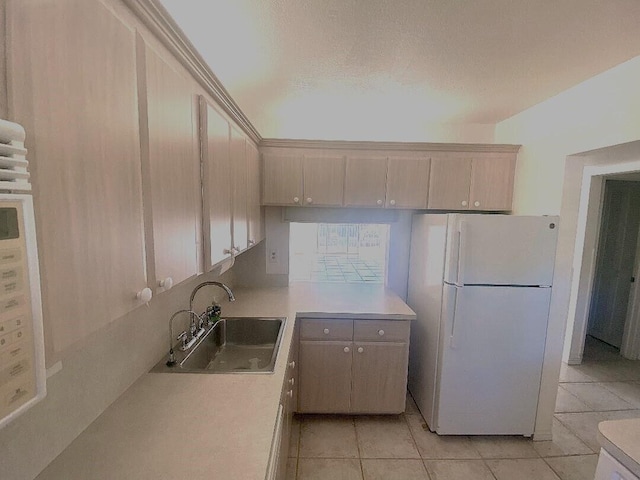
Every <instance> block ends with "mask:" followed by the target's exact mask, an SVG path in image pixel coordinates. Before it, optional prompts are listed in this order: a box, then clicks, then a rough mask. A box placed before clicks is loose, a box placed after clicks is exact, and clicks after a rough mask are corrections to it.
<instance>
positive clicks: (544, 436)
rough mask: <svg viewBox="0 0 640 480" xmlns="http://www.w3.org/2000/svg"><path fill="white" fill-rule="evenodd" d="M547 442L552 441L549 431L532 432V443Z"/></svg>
mask: <svg viewBox="0 0 640 480" xmlns="http://www.w3.org/2000/svg"><path fill="white" fill-rule="evenodd" d="M549 440H553V435H552V433H551V430H543V431H540V432H537V431H536V432H533V441H534V442H545V441H549Z"/></svg>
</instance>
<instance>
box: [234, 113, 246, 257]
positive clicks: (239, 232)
mask: <svg viewBox="0 0 640 480" xmlns="http://www.w3.org/2000/svg"><path fill="white" fill-rule="evenodd" d="M231 170H232V172H233V246H234V248H235V249H236V253H239V252H242V251H243V250H246V249H247V246H248V236H249V232H248V228H247V147H246V140H245V136H244V134H243V133H242V132H240V131H239V130H236V128H235V127H233V126H232V127H231Z"/></svg>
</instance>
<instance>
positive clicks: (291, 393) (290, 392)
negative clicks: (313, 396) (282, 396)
mask: <svg viewBox="0 0 640 480" xmlns="http://www.w3.org/2000/svg"><path fill="white" fill-rule="evenodd" d="M287 397H289V398H293V390H289V391H288V392H287Z"/></svg>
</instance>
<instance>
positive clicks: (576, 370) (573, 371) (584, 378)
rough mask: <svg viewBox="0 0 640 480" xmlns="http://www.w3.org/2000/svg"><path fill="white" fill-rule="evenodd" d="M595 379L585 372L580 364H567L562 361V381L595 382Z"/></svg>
mask: <svg viewBox="0 0 640 480" xmlns="http://www.w3.org/2000/svg"><path fill="white" fill-rule="evenodd" d="M594 381H595V380H594V379H593V378H591V377H590V376H589V375H587V374H586V373H584V372H583V371H582V370H581V369H580V366H579V365H577V366H574V365H567V364H566V363H564V362H563V363H562V365H561V366H560V382H561V383H562V382H594Z"/></svg>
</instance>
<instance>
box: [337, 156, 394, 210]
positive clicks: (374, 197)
mask: <svg viewBox="0 0 640 480" xmlns="http://www.w3.org/2000/svg"><path fill="white" fill-rule="evenodd" d="M386 189H387V158H386V157H373V158H360V157H347V169H346V175H345V187H344V205H345V206H350V207H383V206H384V203H385V197H386Z"/></svg>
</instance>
